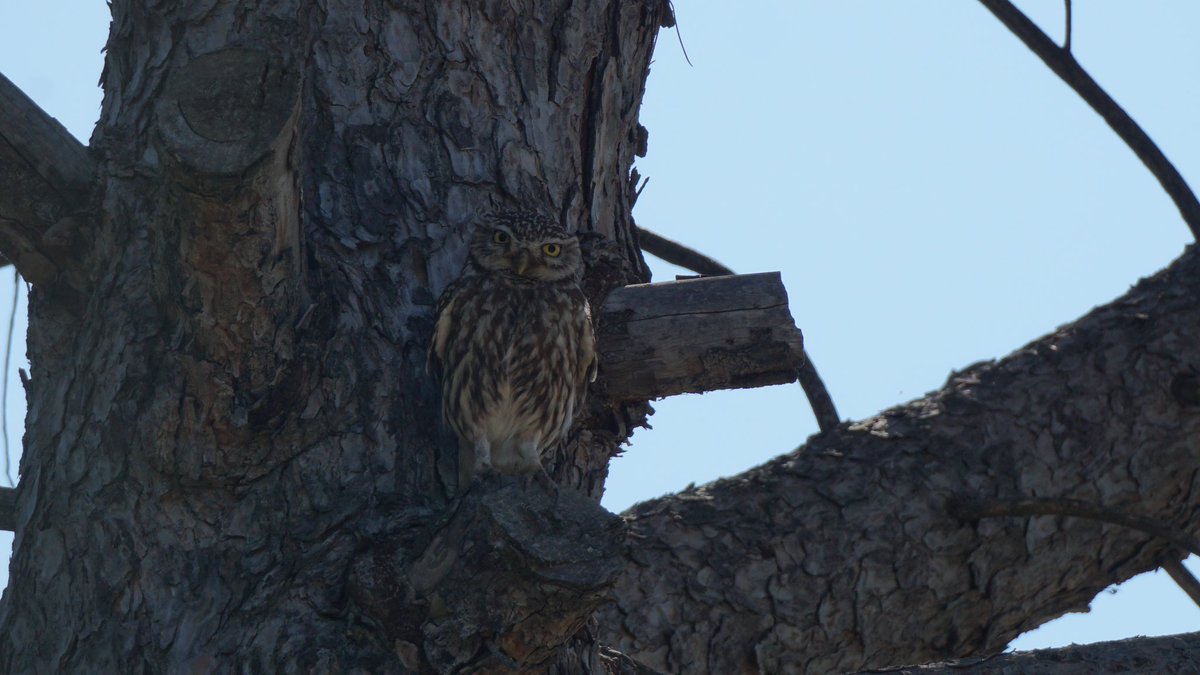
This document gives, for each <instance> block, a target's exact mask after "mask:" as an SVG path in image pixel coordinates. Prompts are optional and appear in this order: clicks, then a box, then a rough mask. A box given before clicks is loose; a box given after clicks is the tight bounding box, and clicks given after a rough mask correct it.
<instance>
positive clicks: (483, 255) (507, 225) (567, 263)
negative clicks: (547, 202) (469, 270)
mask: <svg viewBox="0 0 1200 675" xmlns="http://www.w3.org/2000/svg"><path fill="white" fill-rule="evenodd" d="M471 257H472V258H474V259H475V263H476V264H477V265H479V267H481V268H483V269H485V270H489V271H492V272H504V273H508V274H515V275H517V276H519V277H524V278H526V279H531V280H534V281H559V280H561V279H566V278H569V277H573V276H576V275H577V274H578V273H579V271H580V269H581V266H582V264H583V257H582V254H581V253H580V252H579V240H578V239H576V238H575V235H573V234H568V233H567V231H566V230H564V229H562V228H561V227H559V225H558V223H556V222H554V221H553V220H551V219H549V218H547V217H545V216H543V215H541V214H539V213H534V212H529V211H498V212H494V213H489V214H488V215H487V216H486V217H485V219H484V221H483V223H481V224H480V225H479V227H477V228H475V235H474V238H473V239H472V240H471Z"/></svg>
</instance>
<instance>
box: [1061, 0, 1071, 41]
mask: <svg viewBox="0 0 1200 675" xmlns="http://www.w3.org/2000/svg"><path fill="white" fill-rule="evenodd" d="M1063 1H1064V2H1065V3H1066V4H1067V36H1066V37H1065V38H1063V49H1065V50H1067V51H1071V0H1063Z"/></svg>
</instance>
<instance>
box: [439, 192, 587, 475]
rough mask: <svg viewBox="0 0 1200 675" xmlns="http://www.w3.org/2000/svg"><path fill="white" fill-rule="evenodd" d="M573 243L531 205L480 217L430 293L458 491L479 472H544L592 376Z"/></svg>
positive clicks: (576, 249) (584, 307) (579, 264)
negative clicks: (451, 276)
mask: <svg viewBox="0 0 1200 675" xmlns="http://www.w3.org/2000/svg"><path fill="white" fill-rule="evenodd" d="M582 273H583V259H582V255H581V253H580V249H579V240H578V239H576V238H575V236H574V235H572V234H568V233H567V232H566V231H565V230H563V229H562V228H561V227H559V226H558V224H557V223H556V222H555V221H553V220H551V219H549V218H547V217H545V216H542V215H540V214H537V213H533V212H499V213H492V214H489V215H487V216H486V217H485V218H484V219H483V222H482V223H481V224H479V225H478V227H476V228H475V231H474V233H473V235H472V238H471V244H470V252H469V254H468V257H467V261H466V264H465V265H464V266H463V270H462V274H461V276H460V277H459V279H458V280H457V281H455V282H454V283H452V284H451V285H450V286H449V287H448V288H447V289H446V290H445V292H443V293H442V296H441V298H440V299H439V300H438V309H437V320H436V323H435V326H434V331H433V340H432V342H431V344H430V346H429V365H430V370H431V371H435V372H439V373H440V375H441V384H442V416H443V417H444V419H445V421H446V423H447V424H448V425H449V426H450V428H452V429H453V430H454V433H455V434H457V435H458V438H459V471H458V475H459V489H460V490H461V489H465V487H466V485H467V483H469V482H470V480H471V478H472V477H473V476H475V475H478V474H479V473H481V472H488V471H496V472H500V473H524V474H532V475H533V477H534V478H538V479H545V478H546V473H545V470H544V469H543V468H542V462H541V460H542V453H544V452H546V451H547V450H548V449H551V448H553V447H554V446H555V445H556V444H558V443H559V441H561V440H562V439H563V438H564V437H565V436H566V434H567V432H568V431H569V430H570V428H571V422H572V420H573V419H574V418H575V415H576V414H578V412H579V411H580V409H581V408H582V407H583V401H584V396H585V394H586V392H587V386H588V383H589V382H592V381H593V380H595V379H596V336H595V333H594V331H593V327H592V319H591V309H590V308H589V307H588V301H587V298H586V297H584V295H583V291H582V290H580V288H579V281H580V278H581V276H582Z"/></svg>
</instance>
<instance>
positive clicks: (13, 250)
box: [0, 75, 95, 283]
mask: <svg viewBox="0 0 1200 675" xmlns="http://www.w3.org/2000/svg"><path fill="white" fill-rule="evenodd" d="M94 174H95V166H94V165H93V163H92V160H91V158H90V157H89V156H88V154H87V151H86V150H85V149H84V147H83V146H82V145H80V144H79V141H77V140H75V138H74V137H72V136H71V134H70V133H68V132H67V130H66V129H64V128H63V126H62V125H61V124H59V123H58V121H57V120H55V119H54V118H52V117H50V116H49V115H47V114H46V113H45V111H43V110H42V109H41V108H39V107H38V106H37V105H36V104H35V103H34V102H33V101H31V100H30V99H29V97H28V96H26V95H25V93H24V92H22V91H21V90H20V89H18V88H17V87H16V85H14V84H13V83H12V82H10V81H9V80H8V78H6V77H4V76H3V75H0V250H2V251H3V252H4V256H5V258H6V260H5V261H3V263H0V264H7V263H9V262H11V263H13V264H15V265H16V266H17V269H18V270H19V271H20V272H21V275H22V276H24V277H25V278H26V279H28V280H30V281H33V282H35V283H40V282H46V281H50V280H51V279H53V278H54V276H55V275H57V274H58V273H59V272H60V271H62V270H63V267H64V265H62V260H63V258H64V257H65V256H66V254H68V253H69V252H70V249H72V248H73V247H74V245H77V244H78V239H79V236H80V234H81V233H80V232H79V230H80V229H83V228H84V227H85V223H84V215H83V214H82V213H81V211H82V210H83V209H84V207H85V206H86V201H87V197H88V195H89V193H90V190H91V187H92V179H93V177H94ZM69 271H70V272H74V271H75V270H73V269H69ZM74 281H76V282H78V281H79V279H78V278H75V279H74Z"/></svg>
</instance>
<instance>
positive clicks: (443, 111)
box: [0, 0, 668, 673]
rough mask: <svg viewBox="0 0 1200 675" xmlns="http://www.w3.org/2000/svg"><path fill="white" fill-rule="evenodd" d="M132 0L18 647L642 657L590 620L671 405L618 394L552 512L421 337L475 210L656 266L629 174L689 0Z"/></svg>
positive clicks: (640, 272) (56, 406) (574, 456)
mask: <svg viewBox="0 0 1200 675" xmlns="http://www.w3.org/2000/svg"><path fill="white" fill-rule="evenodd" d="M112 10H113V22H112V25H111V34H110V38H109V41H108V45H107V56H106V62H105V69H104V73H103V77H102V80H103V84H104V89H105V97H104V104H103V108H102V112H101V119H100V122H99V125H98V127H97V129H96V132H95V134H94V136H93V139H92V147H91V153H92V155H93V156H94V157H95V158H96V160H97V166H98V179H97V180H98V188H97V190H98V194H99V197H98V198H97V200H96V203H95V212H94V213H92V214H90V215H91V216H93V218H94V221H95V226H94V227H92V228H90V229H89V230H88V232H87V237H88V242H87V244H88V245H87V246H86V247H83V248H82V249H81V250H79V251H75V253H76V255H75V257H74V258H72V259H70V260H69V263H70V264H71V265H72V266H73V270H74V271H75V272H77V273H78V275H79V277H80V278H83V279H86V280H87V281H88V283H87V284H86V285H83V286H82V288H83V292H82V293H78V294H74V295H72V294H69V293H65V292H64V290H65V289H66V288H67V282H66V280H65V277H64V275H52V276H50V277H47V278H45V279H39V282H40V283H37V284H35V286H34V289H33V292H32V293H31V297H30V331H29V357H30V361H31V364H32V371H31V380H30V382H29V384H28V387H27V388H28V399H29V412H28V417H27V429H28V431H27V435H26V439H25V453H24V456H23V457H22V461H21V481H20V487H19V488H18V491H17V500H16V501H17V505H16V511H17V516H16V543H15V549H14V556H13V560H12V565H11V568H10V569H11V571H10V574H11V576H10V584H9V586H8V589H7V590H6V593H5V597H4V600H3V604H2V606H0V671H2V672H97V671H102V672H183V671H186V672H213V671H217V672H228V671H230V670H233V669H235V668H236V669H239V670H241V671H243V672H304V673H307V672H341V671H350V670H354V671H355V672H407V671H409V670H411V669H414V668H419V669H423V670H432V669H442V670H450V669H455V668H460V667H467V666H468V665H470V666H472V667H478V668H482V669H484V670H494V671H504V670H509V669H512V668H515V667H518V666H520V667H527V668H534V667H537V666H538V665H539V664H543V665H544V664H546V663H550V662H553V661H555V660H556V659H558V663H559V665H558V666H556V668H557V670H558V672H564V673H565V672H594V671H598V670H610V669H617V668H618V666H619V662H620V660H619V659H616V658H613V657H612V656H611V655H606V654H604V653H601V652H600V651H599V650H598V647H597V645H596V640H595V638H594V631H591V632H589V631H588V630H580V631H575V628H576V627H578V626H581V625H583V624H584V622H585V621H586V619H587V616H588V614H589V613H590V610H591V608H592V607H594V605H595V603H596V602H597V597H598V594H599V593H600V591H602V590H603V588H604V586H605V585H606V584H608V583H611V581H612V579H613V577H614V575H615V572H614V571H613V570H614V567H613V566H614V565H617V564H619V561H620V558H619V556H618V553H619V550H620V547H619V546H618V545H617V542H619V538H620V536H622V532H623V531H622V530H621V528H619V527H616V526H615V525H614V523H617V522H618V521H614V520H612V518H611V516H609V515H607V514H605V513H604V512H603V511H602V510H601V509H600V508H599V507H598V506H597V505H596V504H595V502H594V500H595V499H597V498H598V496H599V493H600V490H601V489H602V484H603V478H604V475H605V472H606V467H607V460H608V458H609V456H610V455H611V454H612V453H613V452H615V449H616V447H617V444H618V443H619V442H620V441H622V440H623V439H624V438H625V437H626V436H627V435H628V432H629V429H630V425H631V424H635V423H638V422H639V421H640V419H641V418H640V416H641V415H644V412H645V409H644V408H643V407H639V406H636V405H634V406H624V407H623V406H611V405H605V404H604V402H603V401H598V402H597V403H596V404H595V405H594V406H593V411H592V415H591V417H590V419H589V420H588V421H587V424H589V425H592V426H591V427H590V428H580V429H579V430H578V432H577V433H576V434H575V435H574V440H573V441H572V442H571V443H570V444H568V446H567V447H566V448H564V449H563V450H562V451H561V453H560V454H559V455H558V456H557V457H556V458H555V459H554V461H553V462H551V467H550V468H551V471H552V475H554V476H555V478H556V479H557V480H558V481H559V483H560V484H561V485H562V486H563V488H562V489H563V490H564V491H565V492H564V493H563V494H560V495H558V497H559V498H558V499H557V501H554V502H553V507H548V506H547V502H546V501H545V500H546V499H548V498H551V497H552V495H550V496H548V495H544V494H541V493H539V492H538V491H537V490H534V489H531V490H529V491H520V490H515V489H513V488H512V486H508V485H505V484H504V483H503V482H501V483H498V484H488V485H482V486H480V487H479V489H478V490H477V491H472V492H471V493H470V494H468V495H466V496H465V497H463V496H456V495H452V494H450V489H449V486H450V485H452V484H453V482H454V481H453V476H454V473H455V466H454V462H455V461H456V459H455V456H456V452H455V443H454V442H453V440H452V439H450V438H449V437H448V432H446V431H445V430H442V429H441V428H440V427H439V425H438V423H437V419H438V413H437V410H438V408H437V398H436V388H435V386H434V383H433V382H432V381H431V379H430V378H429V376H428V375H426V374H425V372H424V351H425V346H426V344H427V341H428V337H429V334H430V331H431V315H432V310H433V303H434V299H435V298H436V297H437V294H438V293H439V292H440V291H441V290H442V288H443V287H444V286H445V285H446V284H447V283H448V282H449V281H450V280H451V279H453V278H454V276H455V275H457V273H458V270H459V267H460V265H461V263H462V256H463V254H464V246H465V242H466V237H467V235H468V233H469V231H470V227H471V224H472V222H473V221H474V219H475V216H476V214H477V213H479V212H481V211H485V210H488V209H491V208H496V207H506V206H518V205H519V206H523V207H532V208H539V209H542V210H545V211H547V212H548V213H550V214H552V215H553V216H555V217H557V218H558V219H560V220H561V222H563V223H564V224H565V225H566V226H568V227H569V228H571V229H578V230H579V231H580V232H582V233H584V238H585V239H586V240H587V244H588V251H589V261H590V263H591V269H590V270H589V277H588V279H587V280H586V281H587V287H588V290H589V291H590V292H591V293H593V300H595V301H596V303H597V305H599V304H600V302H601V301H602V297H600V296H602V295H603V293H604V292H605V291H606V290H607V289H609V288H611V287H613V286H616V285H624V284H626V283H630V282H635V281H644V280H645V277H646V273H645V268H644V265H643V263H642V261H641V258H640V254H639V252H638V251H637V248H636V245H635V237H636V235H635V234H634V233H633V226H632V218H631V215H630V204H631V203H632V198H633V195H632V192H631V186H630V182H629V169H630V166H631V162H632V159H633V155H634V152H635V150H636V148H637V142H636V141H637V139H638V138H640V134H639V131H638V127H637V113H638V106H639V103H640V100H641V94H642V88H643V84H644V81H645V76H646V73H647V67H648V63H649V56H650V50H651V46H652V44H653V41H654V37H655V34H656V32H657V28H658V25H659V24H660V23H661V22H662V21H663V20H664V13H665V12H667V11H668V10H667V7H666V4H665V3H661V2H659V1H658V0H653V1H648V2H633V3H627V2H597V3H571V2H542V3H509V2H484V3H474V2H472V3H466V2H462V3H459V2H440V3H418V2H382V1H378V0H359V1H357V2H355V1H352V0H323V1H320V2H315V1H309V0H285V1H283V2H277V3H268V4H262V3H251V2H218V1H216V0H201V1H199V2H189V3H150V4H147V3H136V2H130V1H128V0H114V2H113V3H112ZM2 244H3V243H2V242H0V245H2ZM5 252H6V253H7V252H8V250H7V249H6V250H5ZM570 491H578V492H580V493H582V494H583V495H584V496H585V497H587V498H584V497H576V496H574V495H571V494H569V492H570ZM589 498H590V499H589ZM523 519H529V520H528V522H526V521H525V520H523ZM539 526H540V527H542V528H545V529H547V530H549V529H552V528H560V529H561V530H562V532H563V535H564V536H567V535H568V534H576V535H578V537H577V538H576V541H583V542H591V543H592V544H593V545H592V550H591V552H590V553H589V554H588V555H585V554H584V553H581V552H578V551H576V552H573V553H572V552H563V551H559V550H546V549H544V548H539V547H538V545H537V544H538V542H532V541H530V539H529V537H528V536H527V533H528V531H529V530H530V529H537V528H538V527H539ZM572 528H574V529H572ZM522 532H524V533H525V535H522V534H521V533H522ZM589 537H590V538H589ZM543 543H545V542H543ZM439 547H441V548H439ZM439 551H440V552H445V553H446V560H447V561H449V562H446V563H445V566H444V567H443V566H441V565H440V563H439V564H435V562H436V561H435V560H434V558H436V557H437V556H438V554H439ZM568 553H570V554H568ZM589 556H590V557H589ZM380 566H384V567H387V569H389V570H390V571H391V572H392V574H384V575H376V574H371V573H370V572H371V571H372V570H375V569H378V568H380ZM388 566H390V567H388ZM431 570H433V571H431ZM443 575H444V576H443ZM483 578H486V579H488V580H489V583H488V584H486V585H485V584H471V583H468V580H472V579H483ZM488 589H492V591H493V592H494V593H495V594H493V595H489V594H488ZM496 589H499V590H496ZM379 598H391V599H393V602H392V603H391V604H388V603H383V604H382V605H381V603H380V602H379V601H378V599H379ZM543 601H544V602H546V603H547V604H545V605H536V604H534V605H530V606H529V607H526V608H525V609H524V610H521V611H517V610H514V609H513V606H512V605H510V604H506V603H510V602H530V603H538V602H543ZM530 607H532V608H534V609H532V610H531V609H530ZM448 610H449V611H452V612H464V614H463V616H461V617H460V618H458V619H455V618H453V617H454V616H455V614H453V613H452V614H450V615H447V614H445V612H446V611H448ZM530 612H532V614H530ZM447 616H449V617H451V618H449V619H447V618H446V617H447ZM525 619H533V620H535V621H534V623H533V624H530V625H529V626H521V625H518V623H519V622H520V621H522V620H525ZM533 627H536V628H537V630H539V631H542V632H541V633H539V635H540V637H539V640H540V641H537V642H536V644H534V643H533V641H532V638H530V636H529V634H528V630H532V629H533ZM543 629H545V630H543ZM572 631H575V636H574V637H572V635H571V633H572ZM568 638H570V642H569V646H568V648H567V649H566V650H565V651H563V652H562V653H561V655H560V654H559V651H560V650H558V649H557V647H558V644H557V643H559V642H562V641H564V640H567V639H568Z"/></svg>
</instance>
